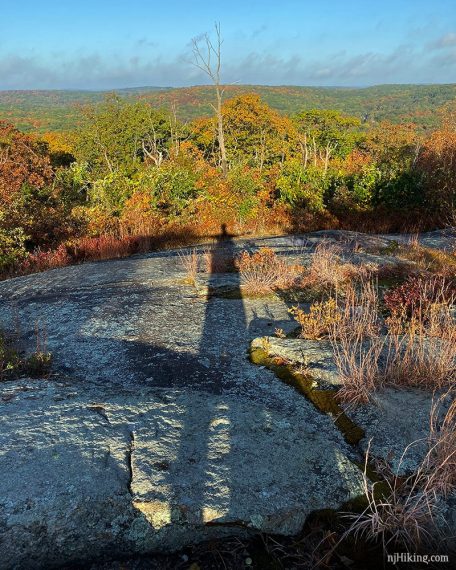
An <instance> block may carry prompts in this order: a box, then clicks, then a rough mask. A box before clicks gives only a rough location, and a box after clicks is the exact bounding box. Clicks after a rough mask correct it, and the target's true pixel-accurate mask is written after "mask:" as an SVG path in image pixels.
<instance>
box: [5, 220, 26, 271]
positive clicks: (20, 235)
mask: <svg viewBox="0 0 456 570" xmlns="http://www.w3.org/2000/svg"><path fill="white" fill-rule="evenodd" d="M1 219H2V218H1V215H0V222H1ZM25 240H26V236H25V235H24V232H23V230H22V229H21V228H15V229H2V228H0V273H6V272H7V271H8V270H10V269H11V268H13V267H14V266H15V265H17V263H19V262H21V261H22V260H23V259H24V258H26V257H27V251H26V249H25V246H24V244H25Z"/></svg>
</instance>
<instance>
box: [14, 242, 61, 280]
mask: <svg viewBox="0 0 456 570" xmlns="http://www.w3.org/2000/svg"><path fill="white" fill-rule="evenodd" d="M70 262H71V258H70V256H69V255H68V252H67V248H66V246H65V245H64V244H60V245H59V247H58V248H57V249H55V250H51V251H42V250H41V249H39V248H38V249H36V250H35V251H34V252H33V253H31V254H30V255H28V257H27V258H26V259H25V260H24V261H23V262H22V263H21V264H20V265H19V266H18V268H17V273H21V274H28V273H38V272H40V271H46V270H47V269H55V268H56V267H64V266H65V265H69V263H70Z"/></svg>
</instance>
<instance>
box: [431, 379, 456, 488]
mask: <svg viewBox="0 0 456 570" xmlns="http://www.w3.org/2000/svg"><path fill="white" fill-rule="evenodd" d="M455 395H456V392H455V389H454V387H453V388H452V389H450V390H449V391H448V392H447V393H446V394H443V395H442V396H441V397H440V398H438V399H437V400H436V401H435V402H434V404H433V406H432V409H431V418H430V438H429V441H430V450H429V453H428V456H427V460H428V463H429V473H430V481H429V484H430V486H431V487H432V488H433V489H435V490H436V492H437V493H440V494H442V495H443V496H445V497H448V495H449V494H450V493H451V492H452V491H453V490H454V489H455V487H456V399H455ZM448 400H451V402H450V405H449V407H448V409H447V411H446V413H445V414H444V417H443V420H440V417H441V415H442V414H441V409H442V407H443V406H444V405H445V404H446V402H447V401H448Z"/></svg>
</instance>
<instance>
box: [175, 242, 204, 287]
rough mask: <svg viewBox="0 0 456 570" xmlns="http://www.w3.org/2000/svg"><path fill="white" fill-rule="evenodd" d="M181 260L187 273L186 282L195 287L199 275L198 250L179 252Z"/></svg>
mask: <svg viewBox="0 0 456 570" xmlns="http://www.w3.org/2000/svg"><path fill="white" fill-rule="evenodd" d="M179 260H180V263H181V265H182V267H183V268H184V270H185V273H186V279H185V280H186V282H187V283H188V284H190V285H195V283H196V276H197V274H198V266H199V264H198V252H197V251H196V249H194V248H193V249H188V250H185V251H180V252H179Z"/></svg>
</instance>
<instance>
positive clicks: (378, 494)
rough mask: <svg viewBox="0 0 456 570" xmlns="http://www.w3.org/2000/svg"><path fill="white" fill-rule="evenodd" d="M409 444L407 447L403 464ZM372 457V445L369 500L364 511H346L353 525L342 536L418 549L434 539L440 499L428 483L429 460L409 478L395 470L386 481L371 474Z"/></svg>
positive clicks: (367, 487) (366, 489)
mask: <svg viewBox="0 0 456 570" xmlns="http://www.w3.org/2000/svg"><path fill="white" fill-rule="evenodd" d="M412 445H413V444H412ZM409 448H410V446H408V447H407V448H406V449H405V450H404V453H403V454H402V457H401V459H400V462H399V466H400V465H402V463H403V461H404V458H405V455H406V453H407V451H408V450H409ZM368 460H369V448H368V451H367V453H366V460H365V468H364V495H365V497H366V499H367V503H368V504H367V507H366V508H365V509H364V511H363V512H362V513H361V514H352V513H349V514H346V515H345V517H346V518H347V519H348V520H350V521H351V525H350V527H349V529H348V530H347V531H346V532H345V533H344V535H343V537H342V540H343V539H344V538H347V537H348V536H352V537H354V538H355V539H359V538H360V537H362V538H364V539H366V540H368V541H374V542H378V541H381V543H382V547H383V551H384V552H388V551H389V550H390V549H391V548H397V547H398V546H401V547H405V548H406V549H407V551H415V552H416V551H417V550H418V549H419V548H420V546H422V545H423V544H426V543H430V542H432V541H433V539H434V536H433V534H434V532H435V523H434V517H435V514H436V512H437V508H438V499H437V495H436V493H435V491H434V489H432V487H431V486H430V485H429V484H428V483H429V476H428V471H427V464H426V463H425V462H424V463H423V464H422V465H421V466H420V467H419V469H418V471H417V472H416V473H414V474H413V475H412V476H410V477H407V478H405V479H404V478H401V477H398V476H396V475H395V474H394V473H391V474H390V475H389V476H386V477H385V478H384V480H383V481H381V482H375V483H373V484H371V483H370V481H369V479H368V477H367V465H368ZM399 468H400V467H399ZM382 487H383V489H382ZM385 487H386V488H385Z"/></svg>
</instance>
